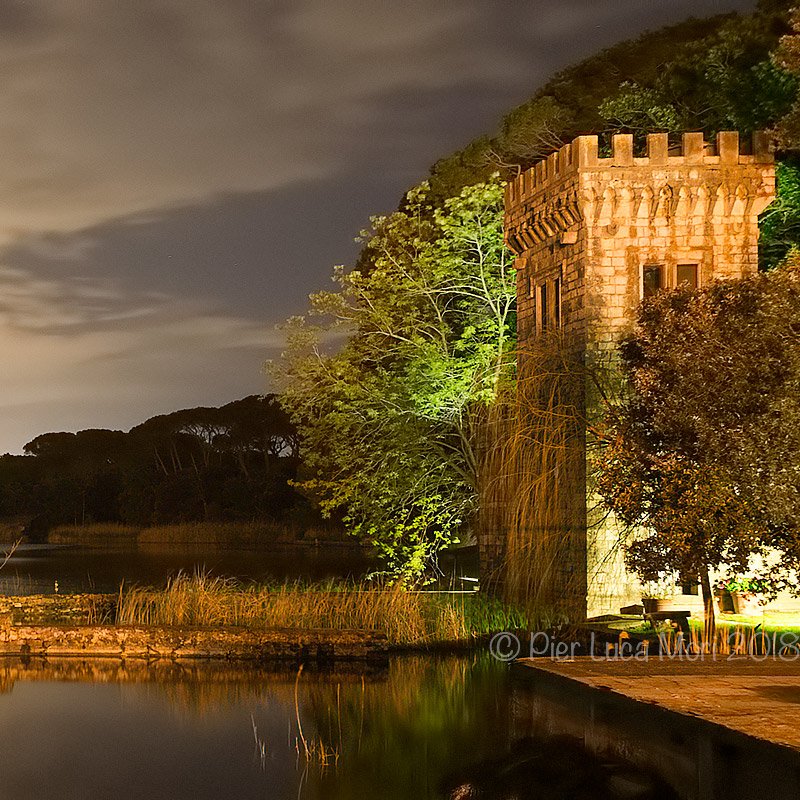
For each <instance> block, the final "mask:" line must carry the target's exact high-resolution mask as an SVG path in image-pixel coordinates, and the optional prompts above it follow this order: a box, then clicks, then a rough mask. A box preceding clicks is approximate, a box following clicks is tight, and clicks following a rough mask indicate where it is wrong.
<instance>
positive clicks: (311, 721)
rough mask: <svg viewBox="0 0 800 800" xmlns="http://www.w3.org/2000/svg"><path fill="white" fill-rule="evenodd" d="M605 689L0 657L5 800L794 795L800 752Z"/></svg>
mask: <svg viewBox="0 0 800 800" xmlns="http://www.w3.org/2000/svg"><path fill="white" fill-rule="evenodd" d="M295 693H296V694H295ZM603 694H604V693H596V695H597V696H598V697H600V698H601V699H600V700H599V701H598V703H595V702H594V701H593V700H592V701H590V702H587V701H586V699H585V698H584V699H582V700H576V699H575V698H572V697H570V695H569V693H566V694H564V693H562V692H558V691H555V692H551V691H549V690H548V689H547V688H546V687H545V688H542V687H537V688H535V689H534V688H532V687H531V686H530V685H528V684H527V683H526V682H525V681H520V680H518V679H513V677H511V676H510V675H509V669H508V667H507V666H506V665H503V664H500V663H498V662H496V661H494V660H492V659H491V658H489V657H488V656H487V655H485V654H482V655H475V656H470V657H403V658H396V659H395V660H393V661H392V663H391V665H390V666H389V667H388V669H385V670H379V671H377V672H374V671H372V672H367V673H365V674H359V673H358V672H353V673H349V674H347V673H325V674H314V673H309V674H306V673H304V674H302V675H301V676H299V678H298V677H297V676H296V675H295V674H292V673H285V672H284V673H271V672H269V671H265V670H257V669H237V668H233V667H231V666H230V665H220V664H216V665H215V664H186V663H183V664H180V665H175V664H169V663H156V664H151V665H145V664H135V663H128V664H127V665H122V664H120V663H119V662H114V661H111V660H107V661H103V662H82V663H81V662H76V661H67V660H62V661H60V662H54V663H42V662H35V661H31V662H29V663H21V662H16V661H10V660H5V661H0V752H2V753H3V770H2V775H0V798H3V800H5V799H6V798H8V800H27V799H28V798H31V799H33V798H36V799H37V800H39V799H41V798H48V800H62V799H63V800H73V799H74V800H78V798H80V799H81V800H85V799H86V798H92V800H103V799H104V798H109V799H111V798H114V799H115V800H124V799H125V798H137V800H139V799H141V798H147V799H148V800H158V799H159V798H164V800H167V798H169V800H183V798H186V799H187V800H188V799H189V798H191V799H192V800H205V799H206V798H207V799H208V800H211V798H214V800H219V799H220V798H236V799H237V800H247V799H248V798H269V799H270V800H289V799H290V798H291V800H297V798H305V799H306V800H361V799H362V798H363V800H374V798H385V799H386V800H395V799H396V800H400V799H401V798H402V800H429V799H430V800H434V799H435V800H444V799H445V798H459V800H467V799H468V798H477V797H481V798H485V800H511V798H517V799H518V800H525V799H526V798H537V800H620V798H628V799H629V800H630V798H634V800H636V798H639V800H670V798H686V800H700V798H703V800H717V798H719V800H722V798H724V799H725V800H735V799H736V798H738V797H742V798H744V797H747V798H750V799H751V800H752V798H761V797H776V798H778V797H780V798H788V797H796V796H798V795H797V793H796V790H797V784H796V780H797V775H798V772H797V768H798V764H797V759H796V758H795V760H794V761H792V760H791V759H789V760H788V761H787V756H786V754H785V753H776V752H773V750H770V749H769V748H768V749H767V750H764V749H763V748H762V749H761V750H759V749H758V748H755V749H753V748H752V747H751V745H749V744H747V743H741V742H738V743H737V742H736V741H733V742H732V741H730V740H724V741H720V742H716V741H714V740H713V737H712V738H711V739H709V737H708V735H707V734H699V733H697V732H696V731H695V732H693V729H692V728H691V724H692V723H691V721H689V723H687V724H688V725H689V727H686V728H685V729H683V728H680V726H678V727H676V726H675V724H672V725H664V724H662V721H661V720H659V719H658V718H657V717H653V716H652V710H651V709H649V708H648V707H645V706H643V707H641V708H640V709H638V710H637V712H636V713H635V714H634V715H633V716H631V715H630V712H625V713H620V714H616V713H610V712H609V710H608V708H605V707H604V706H603V703H604V702H605V701H604V700H602V695H603ZM295 698H297V702H296V703H295ZM604 708H605V710H604ZM626 713H627V716H626ZM637 715H638V716H637ZM648 715H649V716H648ZM303 738H304V739H305V741H306V744H307V745H308V748H309V750H311V751H313V753H312V755H311V756H310V757H307V756H306V755H305V748H304V746H303V744H302V740H303ZM737 747H738V748H740V749H739V750H737V749H736V748H737ZM717 751H719V755H718V756H715V753H716V752H717ZM320 755H322V758H320ZM782 759H783V760H782ZM323 762H327V763H323ZM792 776H793V779H794V781H795V783H792ZM753 781H755V784H754V783H753ZM754 787H755V791H754ZM470 792H471V794H470Z"/></svg>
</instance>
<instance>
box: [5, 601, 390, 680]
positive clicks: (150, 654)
mask: <svg viewBox="0 0 800 800" xmlns="http://www.w3.org/2000/svg"><path fill="white" fill-rule="evenodd" d="M117 600H118V597H117V595H108V594H75V595H31V596H29V597H0V657H6V656H18V657H19V656H21V657H33V656H35V657H44V658H48V657H80V658H118V659H147V660H153V659H172V660H176V659H217V660H220V659H222V660H226V661H250V662H263V663H268V662H282V663H292V664H318V665H321V666H327V665H331V664H334V663H336V662H348V661H369V662H375V661H385V660H386V659H387V658H388V649H389V648H388V644H387V641H386V637H385V635H384V634H382V633H378V632H373V631H357V630H353V631H340V630H326V629H294V628H280V629H278V628H274V629H269V630H255V629H250V628H235V627H225V628H212V627H209V628H200V627H171V626H160V625H159V626H156V625H153V626H144V625H138V626H137V625H113V624H110V623H113V621H114V619H115V617H116V604H117Z"/></svg>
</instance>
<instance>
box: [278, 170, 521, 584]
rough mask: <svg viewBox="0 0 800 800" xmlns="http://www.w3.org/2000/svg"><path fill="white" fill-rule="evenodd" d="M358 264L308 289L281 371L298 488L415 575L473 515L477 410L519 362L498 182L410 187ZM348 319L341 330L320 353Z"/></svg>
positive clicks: (397, 568) (368, 240) (377, 225)
mask: <svg viewBox="0 0 800 800" xmlns="http://www.w3.org/2000/svg"><path fill="white" fill-rule="evenodd" d="M359 266H360V268H359V269H355V270H352V271H350V272H345V271H344V270H342V269H339V270H337V272H336V274H335V280H336V282H337V283H338V289H337V291H334V292H321V293H319V294H316V295H312V298H311V300H312V308H311V315H310V317H309V318H306V319H298V320H294V322H293V324H292V326H291V333H290V344H291V347H290V349H289V351H288V352H287V353H286V354H285V356H284V358H283V360H282V361H281V363H280V364H278V365H276V374H277V376H278V377H279V379H280V383H281V385H282V387H283V395H282V401H283V403H284V406H285V408H286V409H287V411H288V412H289V413H290V414H291V415H292V417H293V419H294V421H295V423H296V424H297V426H298V429H299V431H300V433H301V434H302V445H303V454H304V463H305V467H306V468H307V470H308V471H309V475H308V477H307V479H306V480H305V481H304V482H303V484H302V485H303V488H304V489H305V490H306V491H307V492H309V493H310V494H312V495H313V496H314V497H315V498H316V500H317V501H318V502H319V503H320V505H321V507H322V508H323V509H324V510H325V512H326V513H328V514H333V513H337V512H340V511H341V512H343V513H344V516H345V523H346V524H347V525H348V527H349V529H350V530H351V531H352V532H353V533H354V534H356V535H359V536H361V537H362V538H366V539H368V540H370V541H372V542H374V543H375V544H376V545H377V547H378V549H379V551H380V552H382V554H383V556H384V559H385V562H386V565H387V567H388V568H389V569H390V570H392V571H393V572H395V573H401V574H405V575H410V576H418V575H420V574H421V573H422V572H424V571H425V569H426V568H427V567H429V566H431V563H432V562H433V561H435V556H436V553H437V552H438V551H439V549H441V547H443V546H444V545H447V544H450V543H452V542H453V541H455V540H457V539H458V537H459V535H460V534H461V533H462V532H463V530H464V527H465V523H466V522H468V521H469V520H470V519H471V518H472V517H473V515H474V513H475V510H476V505H477V499H476V498H477V493H478V486H477V480H478V479H477V474H478V467H477V463H478V459H479V453H478V448H479V439H478V436H477V432H476V427H477V426H478V425H479V418H480V410H481V408H484V407H485V406H486V405H487V404H489V403H491V402H492V400H493V398H494V397H495V395H496V393H497V391H498V387H499V384H500V383H501V381H502V380H503V379H504V378H505V377H506V376H507V375H508V373H509V370H510V369H511V366H512V364H513V359H511V358H509V354H510V353H511V352H512V351H513V348H514V344H515V314H514V307H515V284H514V281H515V275H514V271H513V269H512V268H511V263H510V259H509V253H508V252H507V251H506V249H505V246H504V244H503V232H502V184H501V183H500V182H499V181H497V180H496V179H494V180H492V181H490V182H488V183H482V184H477V185H475V186H471V187H468V188H466V189H464V190H463V191H462V192H461V193H460V195H459V196H458V197H454V198H451V199H450V200H448V201H447V202H446V203H445V204H444V205H443V206H440V207H432V206H431V205H430V203H429V202H428V197H427V187H426V186H424V185H423V186H422V187H420V188H419V189H416V190H414V191H412V192H411V193H409V195H408V197H407V198H406V203H405V205H404V208H403V210H401V211H397V212H395V213H394V214H391V215H389V216H387V217H377V218H375V219H373V220H372V230H371V231H370V232H368V233H366V234H365V245H364V249H363V251H362V255H361V260H360V265H359ZM340 330H341V331H342V332H344V333H346V334H347V336H348V338H347V341H346V342H345V344H344V345H343V347H341V349H339V350H338V351H337V352H335V353H334V354H329V355H326V354H325V353H324V352H323V350H322V349H321V346H320V344H321V342H325V341H330V339H331V337H332V336H335V334H336V333H337V332H338V331H340Z"/></svg>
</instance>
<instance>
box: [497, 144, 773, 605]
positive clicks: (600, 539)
mask: <svg viewBox="0 0 800 800" xmlns="http://www.w3.org/2000/svg"><path fill="white" fill-rule="evenodd" d="M774 193H775V172H774V164H773V158H772V155H771V154H770V152H769V149H768V146H767V141H766V139H765V137H763V136H756V137H754V139H753V142H752V144H749V143H748V144H747V146H745V147H742V146H741V143H740V141H739V135H738V134H737V133H735V132H723V133H720V134H719V135H718V136H717V138H716V141H715V142H714V143H707V142H705V141H704V138H703V135H702V134H701V133H686V134H684V135H683V137H682V142H681V146H680V147H678V148H675V147H670V145H669V142H668V138H667V135H666V134H651V135H649V136H648V137H647V151H646V153H645V154H642V155H638V154H636V153H635V152H634V146H633V137H632V136H631V135H626V134H622V135H617V136H614V137H613V146H612V153H611V155H610V156H609V157H601V156H600V155H599V146H598V139H597V137H596V136H581V137H578V138H577V139H576V140H575V141H573V142H572V143H570V144H568V145H566V146H565V147H562V148H561V149H560V150H559V151H558V152H556V153H553V154H552V155H551V156H549V157H548V158H547V159H545V160H543V161H541V162H540V163H538V164H537V165H536V166H535V167H534V168H533V169H531V170H528V171H527V172H525V173H524V174H522V175H521V176H520V177H519V178H518V179H517V180H515V181H513V182H511V183H509V185H508V187H507V189H506V241H507V243H508V245H509V247H510V248H511V249H512V250H513V251H514V253H515V254H516V256H517V258H516V263H515V266H516V268H517V295H518V297H517V302H518V325H519V336H520V372H521V374H524V373H525V369H526V365H525V361H526V355H525V353H526V349H528V351H529V352H530V350H531V349H532V348H535V347H537V346H539V343H540V342H541V341H542V339H543V337H550V338H552V336H553V331H554V330H557V331H558V333H559V336H560V339H561V342H562V345H563V347H565V348H566V349H567V350H568V351H569V352H570V353H571V354H572V355H573V357H574V358H575V359H576V363H580V365H581V367H582V369H584V370H585V380H584V382H583V385H582V389H581V391H582V393H583V396H582V397H581V398H578V399H577V401H576V404H577V406H578V407H579V408H580V411H581V414H582V415H583V416H584V421H588V422H589V423H591V421H592V418H593V417H594V416H596V415H597V414H599V413H600V408H599V403H598V401H597V398H596V397H595V396H593V386H594V385H595V379H594V376H596V375H597V374H598V373H599V372H602V373H603V374H604V375H605V376H607V377H608V376H611V377H612V379H613V374H614V363H613V362H614V357H615V356H614V353H615V348H616V345H617V343H618V342H619V340H620V337H621V336H622V335H623V334H624V333H625V331H627V330H629V329H630V327H631V326H632V324H633V321H634V316H635V312H636V308H637V306H638V304H639V302H640V300H641V298H642V293H643V275H644V271H645V270H651V271H652V270H653V268H657V269H656V273H655V274H659V275H660V276H661V281H662V286H664V287H667V288H668V287H672V286H675V285H677V281H678V273H679V268H680V270H681V274H683V275H686V274H687V270H688V274H696V276H697V281H698V284H699V285H700V286H703V285H706V284H708V283H709V282H711V281H712V280H714V279H716V278H735V277H740V276H743V275H747V274H750V273H753V272H755V271H756V270H757V268H758V217H759V215H760V214H761V213H762V212H763V211H764V210H765V209H766V207H767V206H768V205H769V203H770V202H771V201H772V199H773V197H774ZM557 295H558V296H559V302H556V296H557ZM543 297H544V298H546V301H545V300H543V299H542V298H543ZM545 302H546V306H547V312H546V315H545V314H544V313H543V310H544V309H543V306H544V304H545ZM543 317H544V320H543ZM543 321H544V323H545V324H544V325H543ZM543 328H546V331H543ZM532 363H533V360H532ZM589 427H590V426H589ZM576 447H580V448H581V450H582V452H581V454H580V458H581V460H582V462H583V463H584V464H585V472H584V478H583V480H575V479H573V484H574V486H573V488H572V490H571V492H570V498H571V499H570V500H569V501H568V502H567V503H566V505H565V506H564V511H563V513H564V529H565V531H567V530H569V529H571V528H573V529H574V528H575V526H576V525H577V527H578V528H580V529H582V531H578V533H577V534H575V535H576V536H577V544H575V542H573V545H571V546H570V547H569V548H567V549H565V551H564V554H563V555H564V560H566V561H570V560H571V561H572V562H573V563H564V564H562V565H561V568H562V571H563V575H562V576H561V577H559V572H558V571H556V572H555V573H554V580H555V581H556V582H558V581H559V580H561V579H563V580H566V576H567V575H570V574H572V575H574V572H575V570H576V569H580V570H583V569H585V570H586V573H587V580H586V595H587V599H586V612H587V613H588V614H592V613H602V612H605V611H616V610H618V608H617V607H618V606H619V604H620V603H624V602H626V601H628V600H631V599H634V595H635V594H636V593H637V591H638V588H637V587H636V586H635V583H634V582H633V581H632V579H631V577H630V576H628V575H627V574H626V573H625V570H624V568H623V564H622V559H621V553H620V552H619V551H618V547H617V543H618V540H619V535H618V532H617V530H616V526H615V523H614V520H613V519H610V518H608V517H607V515H606V514H605V513H604V512H603V511H601V510H600V507H599V505H598V502H597V500H598V499H597V497H596V495H595V493H594V490H593V487H592V485H591V484H592V474H593V470H592V463H591V462H592V443H591V441H589V440H588V439H587V438H586V437H583V438H582V439H581V441H580V442H579V444H578V445H576ZM579 551H580V552H579ZM553 592H554V593H556V594H557V593H558V587H557V586H555V587H553ZM570 605H572V604H571V603H570ZM615 606H616V607H615Z"/></svg>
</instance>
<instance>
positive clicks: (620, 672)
mask: <svg viewBox="0 0 800 800" xmlns="http://www.w3.org/2000/svg"><path fill="white" fill-rule="evenodd" d="M706 658H707V659H709V660H704V661H702V662H701V661H696V662H689V661H677V660H675V661H670V660H669V659H667V658H666V657H665V658H664V659H663V660H661V659H660V658H659V657H658V656H655V657H651V658H650V659H649V660H648V661H633V660H618V661H607V660H599V659H592V658H590V657H588V656H585V657H578V658H575V659H574V660H572V661H566V660H564V661H558V660H550V659H545V658H537V659H521V660H519V661H517V662H515V664H516V665H517V666H518V668H519V670H520V672H522V670H526V669H530V670H533V671H534V673H537V672H538V673H547V674H555V675H559V676H562V677H564V678H567V679H569V680H572V681H576V682H578V683H581V684H584V685H586V686H590V687H593V688H595V689H598V690H605V691H611V692H615V693H617V694H620V695H623V696H625V697H628V698H631V699H633V700H637V701H639V702H642V703H653V704H655V705H658V706H662V707H664V708H667V709H670V710H671V711H676V712H679V713H681V714H687V715H691V716H696V717H700V718H703V719H706V720H708V721H710V722H713V723H716V724H718V725H722V726H724V727H727V728H731V729H733V730H736V731H740V732H742V733H745V734H748V735H750V736H754V737H757V738H759V739H763V740H766V741H769V742H774V743H776V744H781V745H786V746H789V747H792V748H794V749H796V750H800V659H798V660H797V661H789V660H785V659H779V658H774V659H773V658H768V659H766V660H763V661H757V660H755V659H752V658H741V657H737V658H733V659H730V660H728V658H727V656H718V657H717V660H716V661H711V660H710V659H711V656H707V657H706ZM522 674H524V673H522ZM531 677H535V675H532V676H531Z"/></svg>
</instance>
